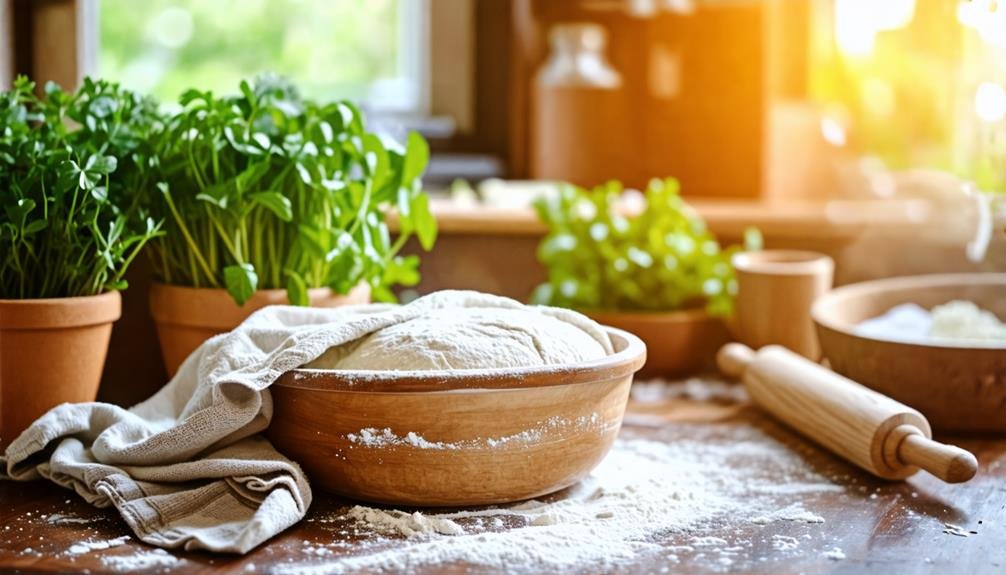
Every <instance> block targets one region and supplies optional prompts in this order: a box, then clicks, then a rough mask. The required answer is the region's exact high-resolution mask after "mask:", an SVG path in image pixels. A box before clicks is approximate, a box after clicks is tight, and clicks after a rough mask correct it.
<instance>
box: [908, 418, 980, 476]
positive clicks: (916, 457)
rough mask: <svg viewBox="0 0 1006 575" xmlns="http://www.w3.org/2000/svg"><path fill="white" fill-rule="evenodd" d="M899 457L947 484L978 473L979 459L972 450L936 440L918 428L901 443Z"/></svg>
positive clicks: (909, 433)
mask: <svg viewBox="0 0 1006 575" xmlns="http://www.w3.org/2000/svg"><path fill="white" fill-rule="evenodd" d="M901 427H906V426H901ZM898 459H900V460H901V461H902V462H903V463H905V464H907V465H914V466H916V467H920V468H922V469H925V470H926V471H928V472H929V473H932V474H933V475H935V476H936V477H939V478H940V479H942V480H943V481H946V482H947V483H963V482H965V481H968V480H969V479H971V478H972V477H974V476H975V474H976V473H978V460H977V459H975V456H974V455H972V454H971V452H969V451H965V450H963V449H961V448H960V447H957V446H956V445H947V444H945V443H938V442H936V441H933V440H932V439H929V438H928V437H926V436H924V435H922V434H921V433H919V432H918V431H917V430H914V431H910V432H908V433H906V434H905V438H904V439H903V440H902V441H901V444H900V445H899V446H898Z"/></svg>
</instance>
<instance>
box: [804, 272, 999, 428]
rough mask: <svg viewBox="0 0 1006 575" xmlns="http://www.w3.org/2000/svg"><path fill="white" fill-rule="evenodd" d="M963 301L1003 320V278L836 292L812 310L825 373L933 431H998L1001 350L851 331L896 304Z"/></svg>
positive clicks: (931, 280)
mask: <svg viewBox="0 0 1006 575" xmlns="http://www.w3.org/2000/svg"><path fill="white" fill-rule="evenodd" d="M955 299H962V300H970V301H973V302H974V303H975V304H977V305H978V306H979V307H982V308H984V309H987V310H989V311H991V312H993V313H995V314H996V315H998V316H999V317H1000V318H1006V274H946V275H923V276H911V277H901V278H892V279H884V280H877V281H870V282H864V283H859V284H852V285H848V286H845V287H841V288H838V289H836V290H834V291H832V292H831V293H829V294H828V295H826V296H824V297H822V298H821V299H819V300H818V301H817V303H816V304H815V305H814V308H813V311H812V315H813V317H814V322H815V323H816V324H817V330H818V337H819V338H820V341H821V348H822V350H823V352H824V355H825V357H827V359H828V361H829V363H830V364H831V368H832V369H834V370H835V371H837V372H838V373H841V374H842V375H845V376H846V377H848V378H850V379H853V380H855V381H858V382H859V383H862V384H863V385H866V386H868V387H871V388H873V389H875V390H877V391H879V392H881V393H883V394H885V395H888V396H890V397H893V398H894V399H897V400H898V401H900V402H902V403H906V404H908V405H910V406H911V407H914V408H915V409H918V410H919V411H921V412H922V413H923V415H925V416H926V417H927V418H928V419H929V421H930V423H931V424H932V425H933V427H934V428H937V429H942V430H952V431H975V432H1000V433H1001V432H1006V345H1004V346H996V347H988V346H987V347H969V346H968V345H967V344H966V343H965V344H956V345H955V344H954V343H953V342H950V343H943V342H941V343H939V344H930V343H908V342H899V341H888V340H882V339H874V338H871V337H864V336H861V335H857V334H856V333H855V326H856V325H857V324H858V323H860V322H862V321H863V320H865V319H868V318H871V317H876V316H879V315H881V314H883V313H885V312H886V311H887V310H889V309H890V308H892V307H894V306H896V305H899V304H904V303H916V304H918V305H920V306H922V307H924V308H927V309H929V308H932V307H933V306H936V305H940V304H943V303H946V302H948V301H951V300H955Z"/></svg>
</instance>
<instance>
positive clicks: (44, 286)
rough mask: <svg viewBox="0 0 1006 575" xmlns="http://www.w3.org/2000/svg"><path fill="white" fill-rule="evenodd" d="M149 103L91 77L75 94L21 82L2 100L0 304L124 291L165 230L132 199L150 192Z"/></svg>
mask: <svg viewBox="0 0 1006 575" xmlns="http://www.w3.org/2000/svg"><path fill="white" fill-rule="evenodd" d="M160 121H161V118H160V115H159V113H158V112H157V108H156V106H155V105H154V103H153V102H151V101H150V100H148V99H146V98H143V97H141V96H139V95H138V94H135V93H133V92H130V91H127V90H123V89H121V88H120V87H119V86H118V85H116V84H113V83H110V82H105V81H95V80H91V79H85V80H84V82H83V85H82V86H81V87H80V89H79V90H77V92H75V93H70V92H65V91H63V90H61V89H60V88H59V87H58V86H56V85H55V84H52V83H50V84H47V85H46V86H45V90H44V97H42V98H40V97H38V96H36V94H35V84H34V83H33V82H30V81H29V80H28V79H27V78H23V77H20V78H18V79H17V80H16V81H15V83H14V86H13V88H12V89H11V90H9V91H6V92H3V93H2V94H0V203H2V208H3V209H2V210H0V246H3V247H2V248H0V298H12V299H24V298H52V297H70V296H86V295H94V294H98V293H101V292H103V291H106V290H113V289H123V288H125V287H126V282H125V280H124V279H123V275H124V274H125V273H126V269H127V268H128V267H129V264H130V263H131V262H132V261H133V259H134V258H135V257H136V255H137V254H138V253H139V251H140V250H141V249H142V247H143V246H144V244H145V243H146V242H147V241H148V240H150V239H151V238H153V237H155V236H156V235H157V234H158V233H159V232H158V224H157V223H156V222H155V220H154V219H152V218H149V217H145V216H143V214H142V213H140V212H138V211H137V210H138V207H137V206H136V205H135V202H133V201H132V200H131V199H130V198H135V197H136V193H135V192H136V191H142V190H146V189H148V188H149V186H150V180H149V178H150V175H151V167H152V165H154V164H155V163H156V160H155V158H154V157H153V156H152V155H151V153H150V152H151V150H150V142H151V140H150V135H151V133H153V132H155V131H156V130H158V129H159V125H160Z"/></svg>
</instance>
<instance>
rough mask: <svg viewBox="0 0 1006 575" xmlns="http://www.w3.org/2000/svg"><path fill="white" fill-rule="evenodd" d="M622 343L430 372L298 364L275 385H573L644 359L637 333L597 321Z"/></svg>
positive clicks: (626, 371) (624, 373)
mask: <svg viewBox="0 0 1006 575" xmlns="http://www.w3.org/2000/svg"><path fill="white" fill-rule="evenodd" d="M602 327H603V328H604V330H605V332H607V334H608V337H609V338H610V339H611V340H612V344H613V345H616V346H617V345H619V344H618V343H616V342H617V341H618V340H621V341H623V342H624V344H622V345H624V347H622V349H620V350H618V351H616V352H615V353H613V354H611V355H608V356H605V357H601V358H598V359H593V360H590V361H585V362H582V363H573V364H561V365H547V366H532V367H519V368H499V369H458V370H430V371H386V370H332V369H307V368H298V369H293V370H290V371H288V372H286V373H284V374H282V375H281V376H280V377H279V378H278V379H277V380H276V382H275V383H274V384H273V385H274V386H278V387H285V388H296V389H308V390H314V391H332V392H367V393H423V392H436V391H459V390H478V389H492V390H514V391H518V390H521V389H529V388H536V387H552V386H559V385H577V384H588V383H597V382H600V381H611V380H616V379H622V378H625V377H631V376H632V375H633V374H634V373H635V372H637V371H639V369H640V368H641V367H643V364H644V363H645V362H646V344H644V343H643V341H642V340H641V339H639V338H638V337H637V336H635V335H633V334H631V333H629V332H627V331H624V330H620V329H617V328H613V327H609V326H602Z"/></svg>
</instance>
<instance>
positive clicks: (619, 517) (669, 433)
mask: <svg viewBox="0 0 1006 575" xmlns="http://www.w3.org/2000/svg"><path fill="white" fill-rule="evenodd" d="M780 477H782V478H784V480H783V481H780V480H779V478H780ZM790 486H792V490H791V489H790ZM836 491H843V488H842V487H841V486H839V485H837V484H835V483H833V482H832V481H831V480H830V479H829V478H827V477H825V476H823V475H821V474H819V473H818V472H816V471H815V470H813V469H812V468H810V467H809V466H808V465H807V463H805V461H804V459H803V458H802V457H801V456H800V455H799V454H798V453H796V452H795V451H793V450H792V449H790V448H789V447H787V446H786V445H784V444H782V443H780V442H778V441H777V440H775V439H774V438H772V437H771V436H769V435H768V434H766V433H765V432H763V431H761V430H760V429H758V428H756V427H753V426H747V425H736V424H730V425H720V424H712V425H708V424H707V425H702V426H690V427H689V428H688V430H687V433H683V432H682V429H681V428H676V427H669V428H668V429H667V430H665V431H664V432H663V434H662V435H658V436H656V437H652V438H648V439H643V438H632V437H628V438H623V439H620V440H618V441H617V442H616V445H615V447H614V448H613V449H612V451H611V453H610V454H609V455H608V457H607V458H606V459H605V461H604V462H603V463H601V465H600V466H599V467H598V468H597V469H595V470H594V472H593V473H591V475H590V476H589V477H588V478H586V479H585V480H584V481H582V482H581V483H579V484H577V485H575V486H573V487H571V488H570V489H568V490H566V491H565V492H563V493H562V494H560V495H558V496H553V497H549V498H544V499H542V500H532V501H527V502H523V503H519V504H515V505H508V506H500V507H491V508H488V509H471V510H462V511H449V512H439V513H438V512H426V511H413V510H408V511H406V510H388V509H381V508H377V507H370V506H363V505H358V506H355V507H352V508H350V509H348V510H347V511H345V512H343V513H341V514H338V515H335V516H333V517H330V518H324V517H321V518H316V519H314V520H315V521H318V522H320V523H325V522H326V521H332V522H337V521H341V520H344V519H350V520H354V521H356V523H357V525H358V528H357V531H356V532H357V533H358V534H359V535H360V536H363V537H364V542H363V543H362V544H357V545H358V549H360V551H359V552H356V553H354V554H351V555H343V554H339V555H337V556H333V557H331V558H330V559H329V560H327V561H325V562H323V563H317V564H304V563H300V564H293V565H289V566H282V567H279V569H278V570H279V572H285V573H352V572H356V571H385V572H400V571H409V570H412V569H418V568H421V567H424V566H426V567H429V566H435V565H446V564H451V563H453V562H464V563H466V564H472V565H475V566H479V567H484V568H487V569H490V570H499V571H505V572H528V573H537V572H553V573H558V572H567V571H569V570H572V569H576V568H577V567H581V568H583V567H586V566H589V567H590V569H592V570H597V571H606V570H617V568H618V566H619V565H620V564H622V563H623V562H625V561H627V560H629V559H634V560H639V559H640V558H641V557H645V556H654V557H663V558H664V559H666V560H667V561H668V562H670V563H673V562H674V561H677V560H678V554H685V553H703V554H705V555H706V556H714V557H715V563H716V564H717V565H720V566H722V567H723V568H725V569H726V568H728V567H729V566H730V565H733V564H734V562H735V561H736V559H737V557H738V556H739V554H740V553H741V552H742V551H743V549H744V547H743V544H742V543H738V542H737V541H732V540H731V539H730V536H729V535H728V534H727V533H725V532H724V529H723V527H724V525H743V524H746V525H748V526H749V527H748V529H753V530H758V529H762V528H763V527H762V526H764V525H767V524H769V523H772V522H777V521H780V522H782V521H785V522H798V523H802V524H805V525H807V526H808V527H810V526H813V525H816V524H820V523H822V522H824V521H825V520H826V518H824V517H822V516H820V515H818V514H816V513H813V512H812V511H811V510H809V509H807V508H805V507H803V506H802V505H796V504H793V497H794V496H796V495H797V494H799V495H800V497H801V501H805V502H806V501H813V494H814V493H815V492H819V493H821V494H822V495H823V494H825V493H830V492H836ZM367 533H370V536H369V537H368V536H367V535H366V534H367ZM683 533H693V535H692V537H691V538H689V539H687V541H688V542H689V544H688V545H686V546H681V547H679V548H677V549H674V548H672V549H670V550H669V549H668V547H667V546H666V545H662V544H661V543H660V542H661V541H662V540H666V538H667V537H669V536H671V535H673V534H683ZM781 544H782V543H780V545H781ZM789 545H790V546H791V547H795V546H796V543H789Z"/></svg>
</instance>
